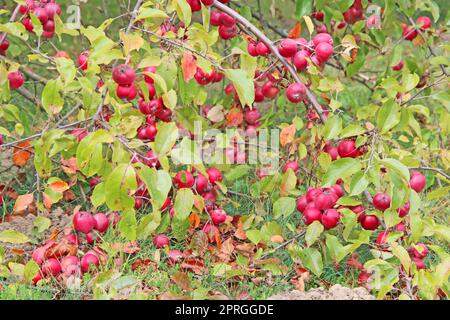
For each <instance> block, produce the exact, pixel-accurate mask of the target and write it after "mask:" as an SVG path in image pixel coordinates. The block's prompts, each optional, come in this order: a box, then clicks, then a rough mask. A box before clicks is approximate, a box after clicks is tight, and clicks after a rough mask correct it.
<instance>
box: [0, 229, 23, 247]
mask: <svg viewBox="0 0 450 320" xmlns="http://www.w3.org/2000/svg"><path fill="white" fill-rule="evenodd" d="M0 241H2V242H7V243H14V244H20V243H26V242H29V241H30V239H29V238H28V237H27V236H26V235H24V234H23V233H21V232H19V231H16V230H4V231H2V232H0Z"/></svg>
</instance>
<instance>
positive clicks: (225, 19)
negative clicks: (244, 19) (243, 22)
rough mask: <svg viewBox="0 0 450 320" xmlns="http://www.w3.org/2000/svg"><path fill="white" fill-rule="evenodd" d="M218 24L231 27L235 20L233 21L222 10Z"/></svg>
mask: <svg viewBox="0 0 450 320" xmlns="http://www.w3.org/2000/svg"><path fill="white" fill-rule="evenodd" d="M220 24H221V25H223V26H225V27H232V26H234V25H235V24H236V21H234V18H233V17H232V16H230V15H229V14H227V13H225V12H222V14H221V15H220Z"/></svg>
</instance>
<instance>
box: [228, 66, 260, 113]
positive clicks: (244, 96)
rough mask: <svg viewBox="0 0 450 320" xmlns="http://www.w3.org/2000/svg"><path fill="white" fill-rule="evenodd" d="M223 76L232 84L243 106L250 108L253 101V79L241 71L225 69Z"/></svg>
mask: <svg viewBox="0 0 450 320" xmlns="http://www.w3.org/2000/svg"><path fill="white" fill-rule="evenodd" d="M225 76H226V77H227V78H228V79H229V80H230V81H231V82H232V83H233V85H234V87H235V88H236V92H237V94H238V96H239V100H240V101H241V104H242V105H243V106H246V105H247V106H251V105H253V102H254V101H255V86H254V84H253V79H252V78H250V77H249V76H248V74H247V73H246V72H245V71H244V70H241V69H225Z"/></svg>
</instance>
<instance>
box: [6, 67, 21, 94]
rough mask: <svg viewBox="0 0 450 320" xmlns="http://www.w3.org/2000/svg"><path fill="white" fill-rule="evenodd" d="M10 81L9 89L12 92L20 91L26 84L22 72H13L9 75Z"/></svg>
mask: <svg viewBox="0 0 450 320" xmlns="http://www.w3.org/2000/svg"><path fill="white" fill-rule="evenodd" d="M8 81H9V87H10V88H11V89H12V90H16V89H19V88H20V87H21V86H22V85H23V84H24V83H25V79H24V77H23V74H22V72H20V71H13V72H10V73H8Z"/></svg>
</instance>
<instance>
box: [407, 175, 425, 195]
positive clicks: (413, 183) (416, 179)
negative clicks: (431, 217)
mask: <svg viewBox="0 0 450 320" xmlns="http://www.w3.org/2000/svg"><path fill="white" fill-rule="evenodd" d="M426 184H427V179H425V176H424V175H423V174H422V173H420V172H418V171H413V172H411V179H410V180H409V186H410V187H411V189H413V190H414V191H416V192H420V191H422V190H423V188H425V186H426Z"/></svg>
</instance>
